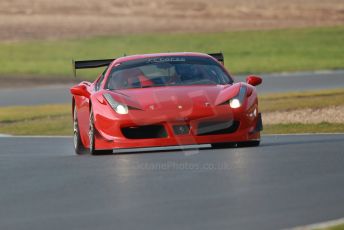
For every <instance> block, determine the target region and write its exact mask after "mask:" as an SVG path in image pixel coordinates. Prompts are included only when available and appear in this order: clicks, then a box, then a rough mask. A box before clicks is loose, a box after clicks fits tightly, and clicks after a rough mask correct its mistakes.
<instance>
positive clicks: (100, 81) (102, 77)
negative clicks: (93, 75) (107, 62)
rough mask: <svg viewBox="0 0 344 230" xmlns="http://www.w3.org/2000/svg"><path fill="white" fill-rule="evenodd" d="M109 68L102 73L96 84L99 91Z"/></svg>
mask: <svg viewBox="0 0 344 230" xmlns="http://www.w3.org/2000/svg"><path fill="white" fill-rule="evenodd" d="M107 69H108V68H106V69H105V70H104V72H103V73H102V75H101V76H100V78H99V79H98V81H97V83H96V85H95V90H96V91H98V90H99V89H100V85H101V84H102V82H103V80H104V77H105V73H106V71H107Z"/></svg>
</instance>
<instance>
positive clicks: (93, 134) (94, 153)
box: [88, 108, 112, 155]
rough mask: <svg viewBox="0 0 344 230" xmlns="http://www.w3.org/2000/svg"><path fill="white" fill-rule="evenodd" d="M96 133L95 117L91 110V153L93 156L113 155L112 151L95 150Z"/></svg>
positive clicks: (89, 135)
mask: <svg viewBox="0 0 344 230" xmlns="http://www.w3.org/2000/svg"><path fill="white" fill-rule="evenodd" d="M95 133H96V129H95V127H94V117H93V110H92V108H91V109H90V127H89V131H88V138H89V142H90V153H91V154H92V155H108V154H112V150H95V147H94V146H95V140H96V139H95Z"/></svg>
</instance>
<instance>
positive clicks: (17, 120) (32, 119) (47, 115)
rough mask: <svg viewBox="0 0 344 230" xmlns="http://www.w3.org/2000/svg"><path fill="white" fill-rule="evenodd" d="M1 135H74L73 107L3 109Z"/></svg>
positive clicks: (15, 107) (46, 106) (65, 105)
mask: <svg viewBox="0 0 344 230" xmlns="http://www.w3.org/2000/svg"><path fill="white" fill-rule="evenodd" d="M0 133H6V134H13V135H72V118H71V106H70V105H68V104H63V105H40V106H11V107H2V108H0Z"/></svg>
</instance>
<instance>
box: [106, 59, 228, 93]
mask: <svg viewBox="0 0 344 230" xmlns="http://www.w3.org/2000/svg"><path fill="white" fill-rule="evenodd" d="M229 83H232V80H231V78H230V76H228V74H227V73H226V72H225V71H224V70H223V68H222V67H221V66H220V65H219V64H218V63H217V62H216V61H214V60H213V59H211V58H207V57H192V56H191V57H190V56H180V57H178V56H170V57H169V56H166V57H156V58H144V59H138V60H134V61H128V62H124V63H122V64H120V65H118V66H116V67H114V68H113V69H112V70H111V73H110V75H109V77H108V79H107V82H106V85H105V88H106V89H109V90H117V89H132V88H145V87H161V86H187V85H218V84H221V85H223V84H229Z"/></svg>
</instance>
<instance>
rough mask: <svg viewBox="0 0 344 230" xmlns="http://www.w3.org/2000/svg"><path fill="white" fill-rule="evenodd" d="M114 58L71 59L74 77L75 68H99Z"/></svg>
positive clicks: (108, 63)
mask: <svg viewBox="0 0 344 230" xmlns="http://www.w3.org/2000/svg"><path fill="white" fill-rule="evenodd" d="M114 60H116V59H101V60H84V61H74V60H73V61H72V63H73V72H74V77H76V70H77V69H91V68H99V67H103V66H108V65H110V63H111V62H113V61H114Z"/></svg>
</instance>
